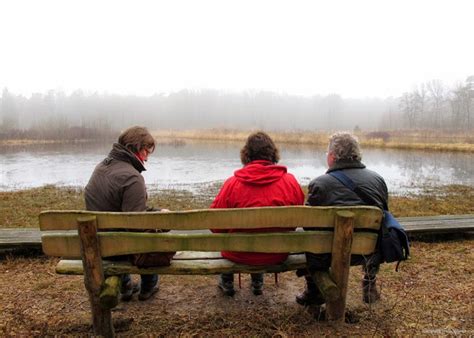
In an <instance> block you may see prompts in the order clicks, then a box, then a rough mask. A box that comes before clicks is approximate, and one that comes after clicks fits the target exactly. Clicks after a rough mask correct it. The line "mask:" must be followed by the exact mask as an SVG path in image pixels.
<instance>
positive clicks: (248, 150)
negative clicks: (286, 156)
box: [240, 131, 280, 165]
mask: <svg viewBox="0 0 474 338" xmlns="http://www.w3.org/2000/svg"><path fill="white" fill-rule="evenodd" d="M240 160H241V161H242V164H244V165H245V164H247V163H250V162H252V161H255V160H267V161H270V162H272V163H278V161H279V160H280V154H279V152H278V148H277V147H276V146H275V143H273V140H272V139H271V138H270V136H268V134H266V133H264V132H263V131H257V132H255V133H253V134H251V135H250V136H249V137H248V138H247V142H246V143H245V146H244V147H243V148H242V149H241V150H240Z"/></svg>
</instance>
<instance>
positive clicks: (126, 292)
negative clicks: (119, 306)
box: [120, 281, 140, 302]
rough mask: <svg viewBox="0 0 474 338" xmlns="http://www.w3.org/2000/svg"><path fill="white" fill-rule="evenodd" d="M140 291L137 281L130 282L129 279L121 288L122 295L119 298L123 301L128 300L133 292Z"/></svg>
mask: <svg viewBox="0 0 474 338" xmlns="http://www.w3.org/2000/svg"><path fill="white" fill-rule="evenodd" d="M139 291H140V285H139V284H138V283H132V282H131V281H130V282H129V283H127V284H126V285H125V286H124V287H122V288H121V290H120V293H121V294H122V296H121V297H120V299H121V300H122V301H124V302H129V301H131V300H132V297H133V295H134V294H135V293H137V292H139Z"/></svg>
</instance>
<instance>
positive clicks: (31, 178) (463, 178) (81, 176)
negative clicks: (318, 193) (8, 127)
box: [0, 142, 474, 194]
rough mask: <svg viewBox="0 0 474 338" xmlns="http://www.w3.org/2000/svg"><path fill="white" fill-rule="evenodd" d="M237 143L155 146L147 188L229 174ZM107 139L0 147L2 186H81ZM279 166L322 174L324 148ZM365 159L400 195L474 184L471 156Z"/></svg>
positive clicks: (372, 154)
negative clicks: (422, 190)
mask: <svg viewBox="0 0 474 338" xmlns="http://www.w3.org/2000/svg"><path fill="white" fill-rule="evenodd" d="M241 146H242V144H241V143H205V142H187V143H186V144H184V145H182V146H174V145H172V144H159V145H158V146H157V149H156V151H155V153H154V154H152V155H151V156H150V158H149V161H148V162H147V164H146V167H147V169H148V170H147V171H146V172H144V173H143V175H144V177H145V181H146V183H147V185H148V187H149V190H152V191H153V190H159V189H180V190H189V191H196V189H198V188H202V187H203V186H206V185H207V184H212V183H215V182H219V181H222V180H224V179H226V178H227V177H229V176H231V175H232V173H233V172H234V170H235V169H236V168H239V167H241V164H240V157H239V156H240V155H239V151H240V147H241ZM110 147H111V144H110V143H101V144H91V143H87V144H61V145H58V144H52V145H51V144H50V145H33V146H27V147H9V148H0V163H1V172H0V190H1V191H9V190H18V189H25V188H32V187H40V186H43V185H45V184H55V185H60V186H79V187H83V186H85V185H86V184H87V181H88V179H89V177H90V175H91V173H92V171H93V170H94V167H95V165H96V164H97V163H98V162H99V161H101V160H102V159H103V158H104V157H105V155H106V154H107V153H108V152H109V150H110ZM280 151H281V160H280V164H282V165H285V166H287V167H288V171H289V172H290V173H293V174H294V175H295V176H296V178H297V179H298V181H299V182H300V183H301V184H302V185H306V184H308V183H309V181H310V180H311V179H312V178H314V177H316V176H318V175H321V174H322V173H324V172H325V170H326V162H325V161H326V159H325V149H323V148H315V147H312V146H307V145H304V146H303V145H299V146H294V145H291V146H289V145H281V147H280ZM363 162H364V163H365V164H366V165H367V166H368V167H369V168H370V169H372V170H375V171H377V172H378V173H380V174H381V175H382V176H383V177H384V178H385V180H386V181H387V185H388V188H389V191H390V192H392V193H398V194H404V193H410V192H416V191H418V190H419V189H420V188H421V187H423V186H426V185H430V186H441V185H447V184H463V185H471V186H474V175H473V172H474V158H473V156H472V154H465V153H448V152H442V153H437V152H422V151H407V150H381V149H366V150H364V152H363Z"/></svg>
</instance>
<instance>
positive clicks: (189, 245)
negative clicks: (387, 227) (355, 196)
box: [40, 206, 382, 336]
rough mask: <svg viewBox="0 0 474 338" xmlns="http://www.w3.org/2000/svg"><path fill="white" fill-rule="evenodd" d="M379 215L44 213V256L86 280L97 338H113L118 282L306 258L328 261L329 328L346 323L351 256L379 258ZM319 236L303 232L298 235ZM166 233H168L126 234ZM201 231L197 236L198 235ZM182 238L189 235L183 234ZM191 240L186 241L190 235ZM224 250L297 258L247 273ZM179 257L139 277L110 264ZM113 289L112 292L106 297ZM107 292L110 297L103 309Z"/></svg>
mask: <svg viewBox="0 0 474 338" xmlns="http://www.w3.org/2000/svg"><path fill="white" fill-rule="evenodd" d="M381 219H382V212H381V211H380V210H379V209H378V208H375V207H361V206H357V207H308V206H291V207H263V208H246V209H205V210H191V211H179V212H170V213H158V212H140V213H136V212H135V213H116V212H88V211H46V212H42V213H41V214H40V229H41V231H42V247H43V251H44V253H45V254H47V255H50V256H55V257H62V258H64V259H62V260H61V261H60V262H59V263H58V265H57V267H56V272H57V273H60V274H72V275H77V274H84V283H85V286H86V289H87V290H88V293H89V298H90V301H91V308H92V316H93V323H94V330H95V333H96V334H100V335H104V336H113V334H114V333H113V326H112V320H111V313H110V306H113V305H115V304H116V301H115V300H114V297H115V298H116V297H118V294H117V292H118V291H117V290H118V287H119V285H118V284H117V280H119V278H118V276H119V275H121V274H123V273H132V274H153V273H158V274H172V275H208V274H219V273H224V272H233V273H239V272H242V273H251V272H284V271H290V270H295V269H298V268H303V267H305V257H304V254H302V252H312V253H316V254H319V253H330V254H332V260H331V261H332V262H331V269H330V274H327V276H326V275H318V276H313V278H316V279H318V285H319V286H321V285H322V284H324V285H325V286H323V287H321V288H323V289H325V290H321V291H323V294H324V296H325V297H326V309H327V311H326V312H327V316H328V319H330V320H338V321H341V320H343V319H344V311H345V300H346V293H347V280H348V274H349V263H350V255H351V254H360V255H369V254H371V253H373V252H374V251H375V246H376V241H377V232H378V229H379V228H380V222H381ZM289 227H290V228H299V230H300V231H290V232H288V231H286V230H285V229H283V231H284V232H266V233H231V234H229V233H212V232H210V231H208V230H209V229H236V228H237V229H255V228H289ZM303 227H305V228H308V227H310V228H314V229H312V230H311V231H301V228H303ZM130 229H134V230H137V229H139V230H150V229H152V230H153V229H155V230H156V229H169V230H172V231H170V232H167V233H149V232H130V231H128V230H130ZM196 230H198V231H197V232H196ZM183 231H184V232H183ZM186 232H189V233H186ZM222 250H228V251H243V252H275V253H277V252H290V253H294V254H291V255H290V256H289V258H288V259H287V260H286V261H285V262H283V263H281V264H278V265H271V266H248V265H242V264H236V263H233V262H230V261H228V260H226V259H223V258H222V257H220V254H219V253H218V252H220V251H222ZM159 251H177V252H178V253H177V254H176V255H175V257H174V258H173V260H172V262H171V265H170V266H167V267H155V268H147V269H143V268H142V269H140V268H137V267H136V266H133V265H131V264H130V263H128V262H112V261H107V257H110V256H117V255H128V254H136V253H147V252H159ZM163 287H165V286H163ZM109 289H110V290H109ZM104 290H108V291H106V294H107V297H106V299H107V300H106V301H105V302H103V301H102V302H101V297H102V298H104V297H103V296H104Z"/></svg>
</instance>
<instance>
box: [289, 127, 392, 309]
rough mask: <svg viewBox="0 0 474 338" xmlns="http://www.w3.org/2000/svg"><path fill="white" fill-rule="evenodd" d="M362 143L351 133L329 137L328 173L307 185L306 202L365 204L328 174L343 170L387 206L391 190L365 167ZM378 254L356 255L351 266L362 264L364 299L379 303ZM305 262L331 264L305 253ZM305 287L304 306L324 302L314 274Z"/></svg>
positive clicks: (314, 268)
mask: <svg viewBox="0 0 474 338" xmlns="http://www.w3.org/2000/svg"><path fill="white" fill-rule="evenodd" d="M361 160H362V156H361V151H360V146H359V142H358V141H357V139H356V137H355V136H353V135H351V134H350V133H345V132H339V133H336V134H334V135H332V136H331V137H330V139H329V146H328V152H327V165H328V168H329V169H328V170H327V171H326V174H324V175H322V176H319V177H317V178H315V179H314V180H313V181H311V182H310V184H309V187H308V199H307V201H306V204H307V205H312V206H317V205H318V206H331V205H364V204H365V203H364V201H362V199H361V198H360V197H359V196H358V195H357V194H356V193H355V192H354V191H352V190H351V189H349V188H348V187H346V186H345V185H343V184H342V183H341V182H340V181H339V180H338V179H336V178H335V177H333V176H331V175H329V173H330V172H332V171H336V170H342V171H343V172H344V174H346V175H347V176H348V177H349V178H350V179H351V180H352V181H353V182H354V183H355V184H356V185H357V186H358V187H359V188H360V189H361V190H362V191H364V192H365V193H366V194H368V195H369V196H371V197H372V198H373V200H374V203H375V206H376V207H379V208H380V209H384V206H387V205H388V190H387V185H386V184H385V181H384V179H383V178H382V176H380V175H379V174H377V173H376V172H374V171H371V170H369V169H367V168H366V167H365V165H364V164H363V163H362V162H361ZM378 258H379V257H378V256H377V254H374V255H371V256H366V257H363V256H360V255H353V256H352V257H351V265H362V267H363V271H364V279H363V281H362V290H363V301H364V302H366V303H373V302H376V301H377V300H378V299H379V298H380V294H379V292H378V290H377V288H376V274H377V272H378V270H379V265H380V262H379V259H378ZM306 261H307V266H308V270H309V271H310V272H314V271H318V270H319V271H321V270H327V269H328V268H329V266H330V264H331V255H329V254H328V255H326V254H324V255H323V254H312V253H306ZM305 279H306V289H305V291H304V292H303V293H302V294H300V295H298V296H296V301H297V303H299V304H301V305H310V304H317V305H321V304H322V303H324V299H323V298H322V296H321V294H320V292H319V289H318V288H317V285H316V284H315V283H314V281H313V279H312V278H311V276H309V275H306V276H305Z"/></svg>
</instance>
